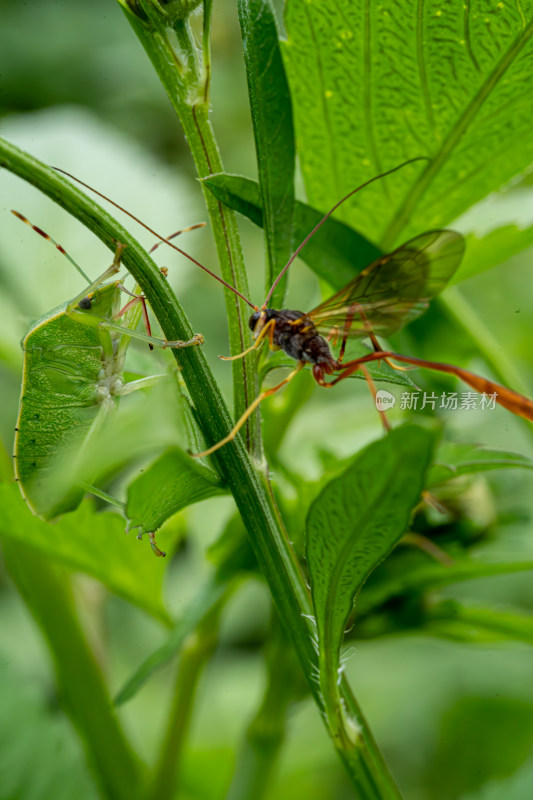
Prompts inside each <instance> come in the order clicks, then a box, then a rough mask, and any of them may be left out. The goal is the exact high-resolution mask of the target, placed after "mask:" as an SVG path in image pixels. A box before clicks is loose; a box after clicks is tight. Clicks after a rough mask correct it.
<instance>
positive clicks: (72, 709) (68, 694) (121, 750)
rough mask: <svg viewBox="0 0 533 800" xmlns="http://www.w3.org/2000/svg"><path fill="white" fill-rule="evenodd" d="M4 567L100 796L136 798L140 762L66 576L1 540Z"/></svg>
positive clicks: (31, 552)
mask: <svg viewBox="0 0 533 800" xmlns="http://www.w3.org/2000/svg"><path fill="white" fill-rule="evenodd" d="M3 549H4V555H5V559H6V563H7V565H8V568H9V571H10V573H11V575H12V577H13V579H14V581H15V583H16V584H17V586H18V589H19V591H20V593H21V595H22V596H23V597H24V599H25V601H26V603H27V605H28V607H29V609H30V611H31V612H32V614H33V616H34V617H35V619H36V620H37V622H38V623H39V625H40V627H41V629H42V631H43V634H44V636H45V637H46V639H47V640H48V642H49V644H50V648H51V650H52V653H53V657H54V665H55V669H56V674H57V682H58V686H59V693H60V696H61V700H62V703H63V704H64V706H65V709H66V711H67V712H68V714H69V715H70V716H71V718H72V721H73V723H74V725H75V726H76V728H77V729H78V730H79V732H80V734H81V737H82V740H83V742H84V744H85V747H86V750H87V753H88V756H89V760H90V761H91V763H92V765H93V766H94V767H95V775H96V778H97V780H98V781H99V783H100V786H101V788H102V792H103V795H102V796H103V797H108V798H116V800H134V798H139V797H141V796H142V795H141V777H144V776H143V774H142V771H141V765H140V764H139V762H138V761H137V759H136V757H135V755H134V754H133V752H132V751H131V749H130V746H129V744H128V742H127V741H126V739H125V737H124V734H123V732H122V730H121V728H120V725H119V723H118V720H117V718H116V715H115V712H114V710H113V708H112V706H111V701H110V698H109V696H108V694H107V689H106V686H105V683H104V680H103V676H102V673H101V671H100V668H99V666H98V665H97V663H96V662H95V660H94V656H93V654H92V652H91V650H90V648H89V645H88V643H87V641H86V638H85V635H84V633H83V630H82V628H81V626H80V623H79V620H78V618H77V615H76V610H75V607H74V600H73V597H72V591H71V587H70V583H69V579H68V576H67V574H66V573H65V572H63V571H62V570H59V569H57V568H55V567H53V566H51V565H50V564H49V563H48V561H47V559H46V558H45V557H43V556H41V555H40V554H38V553H37V551H36V550H33V549H32V548H31V547H27V546H23V545H21V544H20V543H13V542H9V541H7V540H6V541H4V544H3Z"/></svg>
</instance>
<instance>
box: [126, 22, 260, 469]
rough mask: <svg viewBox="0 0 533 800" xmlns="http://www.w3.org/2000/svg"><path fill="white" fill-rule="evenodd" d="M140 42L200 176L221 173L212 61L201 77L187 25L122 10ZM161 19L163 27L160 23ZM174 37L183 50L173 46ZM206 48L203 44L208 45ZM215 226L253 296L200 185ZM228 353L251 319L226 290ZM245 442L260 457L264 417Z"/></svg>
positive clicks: (246, 368)
mask: <svg viewBox="0 0 533 800" xmlns="http://www.w3.org/2000/svg"><path fill="white" fill-rule="evenodd" d="M124 12H125V14H126V17H127V19H128V21H129V22H130V24H131V26H132V27H133V29H134V31H135V34H136V35H137V37H138V39H139V41H140V43H141V44H142V46H143V48H144V49H145V51H146V53H147V55H148V57H149V59H150V61H151V62H152V64H153V66H154V69H155V70H156V72H157V74H158V76H159V78H160V80H161V82H162V84H163V86H164V88H165V90H166V92H167V94H168V97H169V99H170V102H171V103H172V107H173V108H174V110H175V112H176V114H177V116H178V118H179V121H180V123H181V126H182V128H183V132H184V134H185V136H186V139H187V143H188V145H189V148H190V151H191V155H192V157H193V160H194V164H195V167H196V171H197V173H198V176H199V177H200V178H205V177H207V176H208V175H213V174H215V173H218V172H223V171H224V168H223V165H222V159H221V156H220V152H219V149H218V146H217V143H216V140H215V136H214V133H213V128H212V126H211V123H210V122H209V116H208V115H209V105H208V103H207V100H206V98H207V97H208V94H209V92H208V89H209V84H208V81H209V62H208V70H207V72H202V69H201V67H200V66H199V65H198V62H197V56H196V52H197V50H196V45H195V43H194V41H193V39H192V36H191V32H190V29H189V26H188V24H187V22H182V21H178V22H177V23H175V24H174V26H173V30H172V29H170V28H169V27H168V26H167V25H165V24H163V22H164V18H161V17H159V16H157V15H155V14H152V15H151V20H152V22H153V27H151V26H149V25H147V24H145V23H143V22H141V20H139V19H138V17H136V16H135V15H134V14H132V13H131V12H130V11H129V10H127V9H124ZM161 20H163V22H161ZM172 34H175V35H176V38H177V41H178V44H179V47H177V46H176V45H175V44H174V43H173V41H172ZM204 46H205V45H204ZM202 191H203V194H204V200H205V204H206V207H207V211H208V214H209V219H210V222H211V228H212V231H213V237H214V240H215V245H216V249H217V254H218V258H219V262H220V269H221V272H222V277H223V278H224V280H225V281H227V282H228V283H229V284H231V285H232V286H234V287H235V288H236V289H238V290H239V291H240V292H241V293H242V294H243V295H245V297H249V294H250V292H249V289H248V279H247V275H246V268H245V264H244V258H243V254H242V248H241V243H240V237H239V231H238V227H237V219H236V215H235V212H234V211H232V210H231V209H229V208H228V207H227V206H225V205H223V204H222V203H221V202H220V201H219V200H217V199H216V198H215V197H214V196H213V194H212V193H211V192H210V191H209V190H208V189H207V188H205V187H204V186H203V185H202ZM225 298H226V312H227V318H228V331H229V339H230V349H231V352H232V353H234V354H235V353H242V351H243V350H245V349H246V348H247V347H248V346H249V345H250V343H251V339H250V330H249V327H248V318H249V316H250V313H251V309H250V307H249V306H248V305H247V304H246V303H244V301H243V300H241V299H240V298H239V297H237V296H236V295H235V294H234V293H233V292H231V291H229V290H225ZM232 364H233V394H234V412H235V418H236V419H238V418H239V417H240V416H241V415H242V413H243V412H244V411H245V410H246V408H248V406H249V405H250V404H251V402H252V401H253V400H254V399H255V397H256V396H257V394H258V391H259V385H258V381H257V372H256V369H255V354H253V353H252V354H250V355H248V356H246V357H245V358H242V359H238V360H237V361H233V362H232ZM243 438H245V441H246V445H247V449H248V451H249V452H250V453H251V454H252V455H253V456H254V457H255V458H256V459H257V460H261V458H262V447H261V430H260V417H259V414H258V413H255V414H253V415H252V417H251V418H250V419H249V420H248V422H247V423H246V427H245V429H244V433H243Z"/></svg>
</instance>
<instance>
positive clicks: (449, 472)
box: [427, 442, 533, 489]
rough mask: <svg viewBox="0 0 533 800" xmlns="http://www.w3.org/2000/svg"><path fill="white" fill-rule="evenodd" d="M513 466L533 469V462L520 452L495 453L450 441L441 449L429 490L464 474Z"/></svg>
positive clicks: (431, 474) (431, 470) (496, 451)
mask: <svg viewBox="0 0 533 800" xmlns="http://www.w3.org/2000/svg"><path fill="white" fill-rule="evenodd" d="M510 467H522V468H525V469H533V461H532V460H531V459H530V458H527V456H522V455H519V454H518V453H512V452H509V451H506V450H493V449H490V448H486V447H483V446H482V445H479V444H466V443H462V442H446V443H445V444H442V445H440V447H439V449H438V450H437V453H436V455H435V463H434V464H433V466H432V467H431V469H430V470H429V473H428V483H427V487H428V489H429V488H431V487H433V486H439V485H440V484H442V483H446V481H449V480H452V479H453V478H459V477H460V476H461V475H468V474H471V473H474V472H487V471H488V470H493V469H507V468H510Z"/></svg>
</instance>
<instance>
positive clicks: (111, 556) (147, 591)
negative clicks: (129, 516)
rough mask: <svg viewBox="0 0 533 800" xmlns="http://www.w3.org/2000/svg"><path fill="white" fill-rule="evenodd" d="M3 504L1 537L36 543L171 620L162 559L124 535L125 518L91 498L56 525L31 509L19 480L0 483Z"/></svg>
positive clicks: (71, 566) (41, 548)
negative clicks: (165, 602)
mask: <svg viewBox="0 0 533 800" xmlns="http://www.w3.org/2000/svg"><path fill="white" fill-rule="evenodd" d="M0 506H1V507H2V514H1V515H0V537H6V538H9V539H11V540H12V541H14V542H17V541H20V542H23V543H25V544H28V545H31V546H32V547H35V548H36V549H38V550H40V551H41V552H43V553H46V555H47V556H48V557H49V558H51V559H53V560H55V561H57V562H59V563H61V564H64V565H65V566H67V567H68V568H69V569H72V570H76V571H80V572H85V573H87V574H88V575H92V576H93V577H94V578H97V579H98V580H100V581H102V583H103V584H105V586H107V588H108V589H109V590H110V591H111V592H114V593H115V594H118V595H120V596H121V597H124V598H125V599H126V600H128V601H129V602H131V603H134V604H135V605H138V606H140V607H141V608H143V609H144V610H145V611H148V613H150V614H153V615H154V616H155V617H158V618H159V619H162V620H163V621H165V622H168V621H169V617H168V614H167V612H166V610H165V607H164V605H163V601H162V597H161V595H162V586H163V576H164V569H163V565H162V559H157V558H154V557H153V555H152V553H151V551H150V548H149V547H148V546H147V545H146V544H143V543H141V542H139V541H136V539H135V537H134V536H128V535H126V534H125V527H126V526H125V521H124V518H123V517H120V516H119V515H118V514H110V513H107V512H106V513H100V514H98V513H96V511H95V510H94V505H93V503H92V501H91V500H85V501H84V502H82V504H81V505H80V506H79V508H77V509H76V511H73V512H71V513H70V514H64V515H63V516H62V517H61V518H60V519H59V520H57V521H56V522H55V523H54V524H53V525H51V524H50V523H47V522H45V521H44V520H42V519H39V518H38V517H35V516H34V515H33V514H32V513H31V512H30V511H29V509H28V508H27V506H26V504H25V502H24V500H23V499H22V497H21V495H20V492H19V490H18V487H17V486H16V485H14V484H2V485H0Z"/></svg>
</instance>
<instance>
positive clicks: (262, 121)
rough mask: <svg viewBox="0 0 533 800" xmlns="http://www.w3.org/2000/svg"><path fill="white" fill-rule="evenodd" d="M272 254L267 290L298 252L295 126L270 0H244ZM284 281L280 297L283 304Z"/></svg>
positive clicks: (253, 107) (252, 102)
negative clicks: (294, 243) (294, 219)
mask: <svg viewBox="0 0 533 800" xmlns="http://www.w3.org/2000/svg"><path fill="white" fill-rule="evenodd" d="M238 10H239V21H240V25H241V32H242V42H243V48H244V60H245V63H246V75H247V78H248V95H249V98H250V110H251V113H252V123H253V129H254V138H255V149H256V153H257V166H258V172H259V184H260V187H261V196H262V200H263V208H264V224H265V236H266V245H267V256H268V269H267V274H266V286H267V291H268V290H269V289H270V286H271V285H272V283H273V282H274V278H275V277H276V276H277V275H278V274H279V273H280V272H281V270H282V268H283V267H284V265H285V263H286V261H287V260H288V258H289V256H290V254H291V251H292V217H293V211H294V164H295V152H294V130H293V124H292V108H291V98H290V94H289V88H288V86H287V79H286V77H285V69H284V66H283V61H282V58H281V53H280V50H279V44H278V33H277V30H276V23H275V20H274V14H273V11H272V8H271V6H270V3H269V0H239V2H238ZM283 293H284V292H283V286H280V287H278V289H277V290H276V292H275V294H274V297H275V299H276V301H277V302H279V303H281V302H282V298H283Z"/></svg>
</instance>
